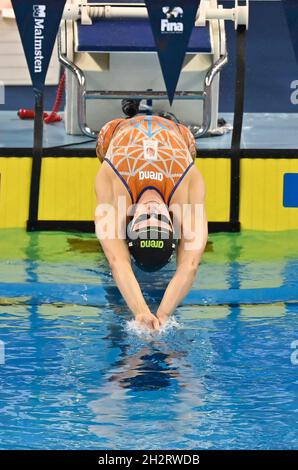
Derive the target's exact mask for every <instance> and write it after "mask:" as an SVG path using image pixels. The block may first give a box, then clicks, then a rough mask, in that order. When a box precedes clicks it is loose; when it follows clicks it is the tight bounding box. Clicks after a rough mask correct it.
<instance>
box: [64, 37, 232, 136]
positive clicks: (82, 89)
mask: <svg viewBox="0 0 298 470" xmlns="http://www.w3.org/2000/svg"><path fill="white" fill-rule="evenodd" d="M61 41H62V40H61V31H59V34H58V57H59V61H60V63H61V64H63V65H64V66H65V67H66V68H67V69H68V70H70V72H71V73H72V74H73V75H74V76H75V78H76V80H77V84H78V93H77V105H78V121H79V122H78V123H79V128H80V130H81V132H82V134H84V135H86V136H87V137H91V138H93V139H96V138H97V132H96V131H94V130H92V129H90V127H88V125H87V118H86V101H87V100H88V99H126V98H132V99H140V100H141V99H144V98H146V99H150V98H152V99H155V100H156V99H157V100H161V99H165V98H167V94H166V92H162V91H155V92H154V91H148V90H147V91H144V92H140V91H124V92H123V91H122V92H121V91H112V90H111V91H87V90H86V76H85V74H84V72H83V71H82V70H81V69H80V68H79V67H78V66H77V65H76V64H74V63H73V62H71V61H70V60H69V59H68V58H67V56H66V54H64V53H63V52H62V44H61ZM227 62H228V54H224V55H222V56H221V57H220V58H219V59H218V60H217V61H216V62H215V63H214V64H213V65H212V66H211V67H210V69H209V70H208V72H207V74H206V77H205V80H204V90H203V91H200V92H196V91H177V92H176V94H175V99H178V100H193V99H196V100H203V103H204V104H203V122H202V125H201V127H200V128H199V129H198V131H196V137H197V138H200V137H203V136H204V135H205V134H206V133H207V132H208V130H209V128H210V125H211V109H212V93H211V88H212V83H213V81H214V79H215V77H216V75H217V74H218V73H219V72H220V71H221V70H222V68H223V67H224V66H225V65H226V64H227Z"/></svg>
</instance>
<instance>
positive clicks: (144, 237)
mask: <svg viewBox="0 0 298 470" xmlns="http://www.w3.org/2000/svg"><path fill="white" fill-rule="evenodd" d="M176 244H177V241H176V239H174V236H173V232H172V230H165V229H164V228H161V227H147V228H146V229H144V230H142V231H140V232H130V234H128V248H129V251H130V253H131V255H132V256H133V258H134V260H135V262H136V265H137V266H138V267H139V268H140V269H142V270H143V271H148V272H152V271H158V270H159V269H161V268H163V267H164V266H165V265H166V264H167V263H168V262H169V261H170V258H171V256H172V254H173V252H174V250H175V248H176Z"/></svg>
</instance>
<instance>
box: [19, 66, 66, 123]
mask: <svg viewBox="0 0 298 470" xmlns="http://www.w3.org/2000/svg"><path fill="white" fill-rule="evenodd" d="M64 87H65V73H63V74H62V75H61V78H60V81H59V85H58V88H57V94H56V99H55V103H54V106H53V109H52V111H51V113H50V114H48V113H45V112H44V113H43V120H44V122H45V123H46V124H50V123H51V122H59V121H62V117H61V116H59V115H58V114H57V113H58V111H59V108H60V106H61V102H62V97H63V92H64ZM18 116H19V118H20V119H34V117H35V112H34V110H32V109H19V111H18Z"/></svg>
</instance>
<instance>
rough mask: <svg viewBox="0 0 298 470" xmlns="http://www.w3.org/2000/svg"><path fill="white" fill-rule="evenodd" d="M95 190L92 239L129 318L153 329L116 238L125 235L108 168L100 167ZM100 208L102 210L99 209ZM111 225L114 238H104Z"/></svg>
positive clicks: (124, 251) (121, 243)
mask: <svg viewBox="0 0 298 470" xmlns="http://www.w3.org/2000/svg"><path fill="white" fill-rule="evenodd" d="M105 168H106V170H105ZM95 190H96V196H97V209H96V215H95V225H96V235H97V238H98V240H99V241H100V244H101V246H102V249H103V251H104V253H105V255H106V257H107V259H108V262H109V265H110V267H111V271H112V274H113V278H114V280H115V283H116V284H117V287H118V289H119V291H120V292H121V294H122V296H123V298H124V300H125V302H126V304H127V306H128V307H129V309H130V310H131V312H132V313H133V315H134V316H135V317H136V318H137V317H138V320H139V321H141V322H143V323H147V324H148V325H149V326H151V325H152V326H153V327H157V326H158V321H157V319H156V318H155V317H153V315H152V314H151V312H150V310H149V307H148V306H147V304H146V302H145V299H144V297H143V294H142V291H141V288H140V286H139V283H138V281H137V279H136V277H135V275H134V272H133V270H132V266H131V257H130V253H129V250H128V247H127V244H126V241H125V240H124V239H121V238H116V236H118V235H119V233H120V234H121V233H122V234H123V233H124V234H125V227H126V214H125V217H123V218H122V219H121V218H119V217H118V212H117V210H116V207H117V205H116V204H115V201H114V195H113V189H112V182H111V180H109V168H107V167H104V166H103V167H101V169H100V170H99V172H98V175H97V178H96V184H95ZM103 204H105V205H106V206H105V207H103V206H102V205H103ZM100 207H102V209H100ZM109 208H110V209H109ZM109 211H110V213H109ZM115 221H116V223H115ZM118 222H119V223H120V224H121V226H120V230H118V226H117V223H118ZM114 225H115V230H114V233H113V234H114V236H112V237H107V236H106V234H105V230H106V228H107V227H111V226H114ZM149 317H150V321H149ZM155 322H156V325H155Z"/></svg>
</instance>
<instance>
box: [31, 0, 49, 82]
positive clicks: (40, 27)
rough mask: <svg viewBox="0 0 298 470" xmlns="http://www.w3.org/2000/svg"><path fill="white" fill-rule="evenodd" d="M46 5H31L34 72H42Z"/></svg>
mask: <svg viewBox="0 0 298 470" xmlns="http://www.w3.org/2000/svg"><path fill="white" fill-rule="evenodd" d="M46 9H47V7H46V5H33V18H34V73H41V72H42V65H43V59H44V56H43V52H42V51H43V42H44V35H43V33H44V27H45V18H46Z"/></svg>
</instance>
